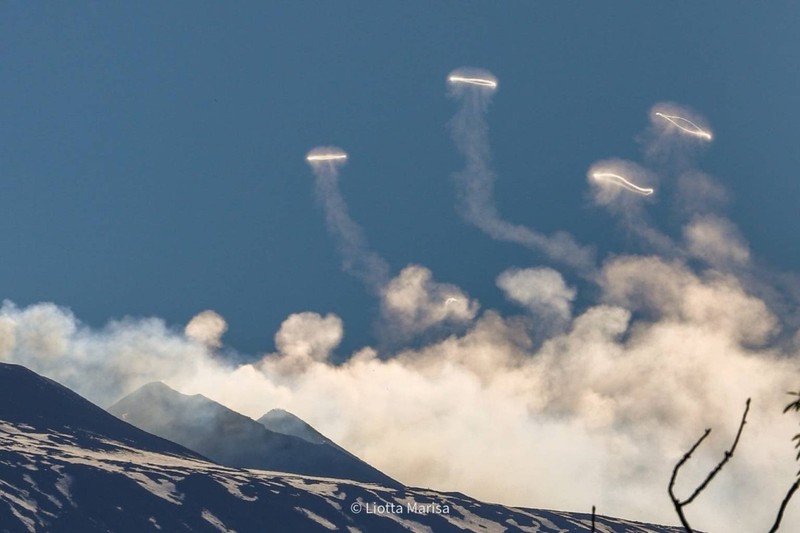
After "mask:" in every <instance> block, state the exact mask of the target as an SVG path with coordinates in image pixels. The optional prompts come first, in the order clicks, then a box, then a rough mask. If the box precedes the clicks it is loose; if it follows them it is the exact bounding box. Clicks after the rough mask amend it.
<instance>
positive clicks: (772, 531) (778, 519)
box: [769, 478, 800, 533]
mask: <svg viewBox="0 0 800 533" xmlns="http://www.w3.org/2000/svg"><path fill="white" fill-rule="evenodd" d="M798 488H800V478H797V479H796V480H795V482H794V483H793V484H792V486H791V487H789V492H787V493H786V496H785V497H784V498H783V501H782V502H781V507H780V509H778V516H776V517H775V523H774V524H772V527H771V528H770V530H769V533H775V532H776V531H778V528H779V527H781V520H783V512H784V511H785V510H786V506H787V505H789V500H791V499H792V496H794V493H795V492H796V491H797V489H798Z"/></svg>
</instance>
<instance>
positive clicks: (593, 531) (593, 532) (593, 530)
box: [592, 505, 595, 533]
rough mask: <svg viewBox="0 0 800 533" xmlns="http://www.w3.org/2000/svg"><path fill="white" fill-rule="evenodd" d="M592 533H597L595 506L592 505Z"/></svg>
mask: <svg viewBox="0 0 800 533" xmlns="http://www.w3.org/2000/svg"><path fill="white" fill-rule="evenodd" d="M592 533H595V529H594V505H592Z"/></svg>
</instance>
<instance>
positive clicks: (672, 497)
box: [668, 398, 796, 533]
mask: <svg viewBox="0 0 800 533" xmlns="http://www.w3.org/2000/svg"><path fill="white" fill-rule="evenodd" d="M749 411H750V398H748V399H747V402H746V403H745V408H744V413H742V421H741V423H740V424H739V431H737V432H736V438H735V439H734V440H733V444H732V445H731V449H730V450H727V451H726V452H725V455H724V456H723V457H722V461H720V462H719V464H717V466H716V467H714V469H713V470H712V471H711V472H709V473H708V476H706V479H705V480H703V482H702V483H701V484H700V485H699V486H698V487H697V488H696V489H695V490H694V492H693V493H692V495H691V496H689V497H688V498H686V499H685V500H683V501H681V500H680V499H679V498H678V497H677V496H675V480H676V479H677V477H678V470H680V468H681V467H682V466H683V465H684V464H685V463H686V461H688V460H689V459H690V458H691V457H692V454H693V453H694V452H695V451H696V450H697V448H698V447H699V446H700V444H702V443H703V441H704V440H705V439H706V437H708V435H709V434H710V433H711V429H710V428H709V429H706V430H705V432H704V433H703V436H702V437H700V438H699V439H698V440H697V442H695V443H694V446H692V447H691V449H689V451H688V452H686V455H684V456H683V457H682V458H681V460H680V461H678V463H677V464H676V465H675V468H674V469H673V470H672V477H671V478H670V480H669V487H668V492H669V497H670V500H672V505H673V506H674V507H675V512H676V513H677V514H678V518H679V519H680V521H681V525H682V526H683V528H684V529H685V530H686V532H687V533H694V530H693V529H692V527H691V526H690V525H689V522H688V520H686V515H685V514H684V512H683V508H684V507H686V506H687V505H689V504H690V503H692V502H693V501H694V499H695V498H697V496H699V495H700V493H701V492H703V491H704V490H705V489H706V487H707V486H708V484H709V483H711V480H712V479H714V476H716V475H717V474H718V473H719V472H720V471H721V470H722V467H723V466H725V463H727V462H728V461H729V460H730V459H731V457H733V453H734V452H735V451H736V446H737V445H738V444H739V438H740V437H741V436H742V430H743V429H744V425H745V424H746V423H747V413H748V412H749ZM795 490H796V489H795Z"/></svg>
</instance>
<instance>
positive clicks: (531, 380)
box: [0, 256, 800, 531]
mask: <svg viewBox="0 0 800 533" xmlns="http://www.w3.org/2000/svg"><path fill="white" fill-rule="evenodd" d="M417 268H420V267H417ZM417 268H412V269H411V270H408V269H407V270H406V271H404V272H405V273H406V274H405V275H406V276H407V277H408V278H409V279H413V278H415V276H418V277H421V278H422V279H425V278H427V275H426V274H425V273H424V269H423V270H421V271H420V270H417ZM409 272H410V274H409ZM420 272H422V274H420ZM412 274H414V275H412ZM554 274H555V273H554V272H552V271H547V270H542V269H525V270H511V271H508V272H506V273H504V274H503V275H501V276H500V278H499V280H498V283H501V285H502V286H505V290H506V291H507V294H508V295H509V297H512V295H514V296H513V297H514V298H516V299H517V300H518V301H520V303H522V302H530V305H531V306H532V307H533V308H534V309H540V308H541V306H542V305H544V306H545V307H549V308H551V309H555V310H558V309H560V310H561V311H562V312H565V313H567V312H568V310H569V307H568V302H569V301H570V300H571V297H572V293H571V292H570V290H569V288H568V287H566V285H565V284H564V283H563V280H559V279H558V278H557V276H556V275H554ZM402 277H403V276H401V278H402ZM428 279H429V278H428ZM500 279H502V280H503V281H502V282H501V281H500ZM548 279H549V282H550V284H552V285H553V286H555V287H557V288H558V290H554V291H552V294H550V295H546V294H545V295H541V292H540V291H536V290H533V289H532V288H531V287H533V286H539V287H541V286H542V284H543V283H542V282H543V281H547V280H548ZM598 280H599V283H600V286H599V288H600V291H601V294H600V296H599V302H600V303H598V304H597V305H594V306H590V307H589V308H587V309H585V310H584V311H582V312H581V313H580V314H578V315H577V316H575V317H574V318H567V320H568V324H567V326H566V327H565V329H564V330H563V332H561V333H558V334H555V335H553V336H551V338H549V339H548V340H546V341H545V342H544V344H542V345H541V346H540V347H536V348H534V346H535V345H536V343H534V340H533V339H532V338H531V336H530V330H529V328H528V323H527V321H526V320H524V319H522V318H521V317H519V318H515V317H508V318H506V317H503V316H501V315H499V314H498V313H497V312H495V311H492V310H487V311H485V312H484V313H483V314H482V315H481V316H480V317H479V318H478V319H477V320H476V321H475V322H473V323H471V325H470V326H469V327H468V329H467V330H466V331H465V332H464V333H463V334H460V335H453V336H450V337H447V338H445V339H442V340H438V341H435V342H433V343H430V344H428V345H425V346H423V347H421V348H417V349H410V350H401V351H399V352H398V353H395V354H393V356H392V357H390V358H388V359H385V358H381V357H379V356H378V353H377V352H376V351H375V350H374V349H371V348H364V349H362V350H360V351H359V352H357V353H355V354H353V356H352V357H351V358H350V359H348V360H347V361H346V362H345V363H343V364H340V365H336V364H333V363H332V362H331V361H330V359H329V354H330V352H331V350H333V349H334V348H335V347H336V346H337V345H338V343H339V341H340V339H341V337H342V323H341V321H340V320H339V319H338V317H336V316H334V315H328V316H321V315H318V314H316V313H299V314H294V315H291V316H290V317H289V318H287V320H286V321H285V322H284V323H283V324H282V325H281V328H280V330H279V331H278V333H277V334H276V338H275V345H276V347H277V352H276V353H273V354H267V355H265V356H264V357H263V358H262V359H261V360H260V361H259V362H257V363H256V364H247V365H240V366H232V365H231V366H228V365H224V364H222V363H220V362H219V360H218V358H216V357H215V356H214V354H213V353H212V351H211V348H210V347H208V346H206V345H204V344H202V343H198V342H196V341H195V340H194V339H191V338H187V337H186V336H185V335H184V334H183V333H182V332H181V331H180V330H177V329H176V330H173V329H170V328H168V327H166V326H165V325H164V323H163V322H162V321H160V320H156V319H143V320H132V319H126V320H123V321H119V322H114V323H111V324H109V325H108V326H107V327H105V328H103V329H101V330H92V329H90V328H87V327H86V326H84V325H82V324H81V323H80V322H79V321H78V320H77V319H76V318H75V317H74V316H73V315H72V314H71V313H70V312H69V311H68V310H66V309H63V308H59V307H56V306H54V305H52V304H39V305H35V306H31V307H28V308H23V309H19V308H16V307H15V306H13V305H12V304H10V303H6V304H5V305H3V307H2V308H1V309H0V346H2V347H3V352H2V353H1V354H0V357H2V359H3V360H11V361H16V362H19V363H22V364H25V365H27V366H29V367H31V368H34V369H35V370H37V371H40V372H44V373H45V374H47V375H50V376H52V377H54V378H55V379H58V380H59V381H61V382H64V383H65V384H67V385H68V386H71V387H74V388H76V389H77V390H78V391H79V392H81V393H82V394H85V395H87V396H88V397H89V398H90V399H93V400H95V401H99V402H101V403H104V404H108V403H110V402H111V401H113V400H116V397H117V396H119V395H122V394H123V393H126V392H129V391H130V390H132V389H133V388H135V387H136V386H138V385H141V384H142V383H144V382H146V381H152V380H157V379H164V380H165V381H167V383H168V384H170V385H171V386H173V387H175V388H177V389H178V390H181V391H182V392H184V393H187V394H194V393H202V394H205V395H206V396H209V397H211V398H213V399H215V400H217V401H220V402H222V403H224V404H225V405H228V406H229V407H231V408H233V409H236V410H238V411H240V412H243V413H245V414H247V415H249V416H252V417H258V416H260V415H261V414H263V413H264V412H266V411H267V410H269V409H271V408H275V407H282V408H286V409H288V410H290V411H292V412H295V413H296V414H298V415H299V416H301V417H303V418H304V419H306V420H308V421H309V422H310V423H311V424H313V425H314V426H316V427H317V428H318V429H320V430H321V431H322V432H323V433H326V434H328V435H329V436H330V437H331V438H333V439H334V440H336V441H337V442H339V443H340V444H342V445H343V446H345V447H346V448H348V449H350V450H351V451H353V452H354V453H356V454H358V455H359V456H361V457H363V458H364V459H366V460H367V461H369V462H371V463H373V464H375V465H376V466H377V467H379V468H381V469H383V470H385V471H386V472H387V473H389V474H390V475H392V476H395V477H397V478H399V479H400V480H402V481H404V482H407V483H411V484H414V485H421V486H430V487H434V488H438V489H442V490H459V491H463V492H467V493H470V494H473V495H475V496H477V497H480V498H484V499H487V500H492V501H502V502H506V503H510V504H518V505H528V506H539V507H548V508H560V509H583V508H588V507H589V506H591V505H592V504H595V505H598V508H599V509H602V510H603V512H606V513H610V514H617V515H623V516H626V517H631V518H639V519H643V520H655V521H663V522H674V521H675V519H674V517H673V515H672V510H671V508H670V506H669V503H668V500H667V499H666V496H665V484H666V481H667V480H668V479H669V475H670V472H671V468H672V466H673V465H674V463H675V461H676V460H677V459H678V458H679V457H680V456H681V455H682V454H683V453H684V452H685V451H686V449H687V448H688V446H690V445H691V443H692V442H693V441H694V440H695V439H696V438H697V437H698V436H699V435H700V434H701V433H702V430H703V428H705V427H713V428H714V432H713V433H712V436H711V439H710V440H709V442H708V443H706V444H705V445H704V446H703V447H702V448H701V449H700V450H698V452H697V453H696V454H695V456H694V458H693V462H692V463H690V466H689V467H688V468H686V472H685V478H682V481H681V484H680V486H679V489H680V490H684V491H686V490H688V488H689V486H690V484H691V481H693V480H696V479H697V478H698V477H701V476H702V474H703V473H705V471H706V469H707V468H708V467H709V466H711V465H712V464H713V463H714V462H715V461H716V460H718V458H719V456H720V454H721V453H722V450H723V449H724V448H725V447H726V446H728V445H729V443H730V438H731V437H732V433H733V432H734V431H735V429H736V425H737V423H738V420H739V417H740V415H741V409H742V407H743V404H744V400H745V398H747V397H748V396H752V397H753V402H754V403H753V409H752V411H751V415H750V418H749V422H748V425H747V427H746V429H745V434H744V436H743V438H742V442H741V443H740V448H739V449H738V450H737V454H736V457H735V459H734V460H733V461H731V462H730V463H729V465H728V466H727V467H726V468H725V470H724V471H723V474H721V475H720V476H719V478H718V479H717V480H716V481H715V483H714V485H712V488H711V489H709V491H708V494H707V495H706V494H704V497H703V498H701V499H700V500H699V501H698V503H697V504H695V505H693V506H692V508H691V511H690V513H691V516H692V519H693V524H695V525H696V527H698V528H701V529H703V530H706V531H733V530H757V529H759V528H760V527H763V524H765V523H767V522H768V521H769V518H770V517H771V515H772V513H773V512H774V508H775V505H777V503H778V502H779V501H780V498H781V496H782V493H783V491H784V490H785V489H786V487H787V486H788V485H789V484H790V482H791V480H792V479H793V476H794V473H795V468H796V467H795V463H794V457H793V449H792V446H791V443H790V437H791V435H792V434H793V432H794V431H795V430H796V421H795V420H794V419H792V418H791V417H789V416H783V415H782V414H781V408H782V405H783V403H784V402H785V401H786V399H787V397H786V395H785V391H787V390H792V389H794V388H796V386H797V383H796V378H797V371H798V361H797V354H796V353H794V352H783V351H781V350H780V349H778V348H776V347H775V346H773V345H772V344H771V339H772V338H773V336H774V334H775V332H776V328H778V327H779V325H778V322H777V321H776V317H775V316H774V314H773V313H772V311H771V310H770V309H769V306H768V305H767V304H766V303H765V302H764V301H763V300H761V299H759V298H757V297H754V296H753V295H751V294H749V293H748V292H747V290H746V288H745V287H744V286H742V284H741V283H740V282H739V281H738V280H737V278H735V277H733V276H730V275H726V274H722V273H720V272H718V271H715V270H706V271H704V272H702V273H699V274H698V273H695V272H694V271H693V270H692V269H691V268H689V267H688V266H687V265H686V264H684V263H683V262H681V261H680V260H664V259H660V258H658V257H652V256H651V257H648V256H620V257H617V258H615V259H613V260H611V261H608V262H606V263H605V265H604V267H603V270H602V273H601V275H600V276H599V277H598ZM419 285H420V283H418V282H411V283H410V286H412V287H416V286H419ZM422 285H424V283H422ZM543 290H544V289H542V291H543ZM401 292H402V291H401ZM411 292H414V291H411ZM564 316H566V315H564ZM634 317H639V318H634ZM87 374H90V375H93V376H101V375H102V376H103V377H104V379H92V380H87V379H86V378H85V376H86V375H87ZM464 465H469V468H465V467H464ZM743 479H747V480H751V481H752V480H757V483H752V482H748V483H743V482H742V481H741V480H743ZM532 480H534V481H532ZM731 509H747V513H745V514H742V515H739V514H736V513H732V512H731V511H730V510H731ZM789 519H790V521H789V524H787V527H788V528H789V529H788V530H791V529H792V527H797V526H798V525H800V521H798V520H797V517H791V516H790V517H789Z"/></svg>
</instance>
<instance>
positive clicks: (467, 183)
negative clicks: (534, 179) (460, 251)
mask: <svg viewBox="0 0 800 533" xmlns="http://www.w3.org/2000/svg"><path fill="white" fill-rule="evenodd" d="M476 80H478V81H476ZM447 81H448V86H449V89H450V94H451V96H452V97H454V98H456V99H457V100H458V101H459V102H460V107H459V110H458V112H457V113H456V115H455V116H454V117H453V119H452V121H451V122H450V129H451V132H452V136H453V141H454V142H455V145H456V148H457V149H458V151H459V152H461V154H462V155H463V156H464V158H465V159H466V166H465V168H464V169H463V170H461V171H459V172H457V173H455V174H454V179H455V182H456V187H457V195H458V209H459V211H460V213H461V215H462V216H463V217H464V219H465V220H466V221H467V222H469V223H471V224H473V225H475V226H476V227H477V228H479V229H480V230H481V231H483V232H484V233H486V234H487V235H489V236H490V237H492V238H493V239H497V240H501V241H509V242H515V243H517V244H521V245H523V246H525V247H527V248H529V249H531V250H535V251H537V252H540V253H543V254H545V255H546V256H547V257H548V258H549V259H551V260H553V261H556V262H558V263H560V264H564V265H568V266H570V267H573V268H576V269H578V270H579V271H580V272H581V273H583V274H587V273H590V272H592V271H593V270H594V268H595V267H594V259H593V254H592V252H591V250H589V249H587V248H585V247H582V246H580V245H579V244H577V243H576V242H575V240H574V239H573V238H572V236H570V235H569V234H567V233H565V232H559V233H556V234H554V235H552V236H546V235H542V234H541V233H539V232H537V231H535V230H533V229H531V228H528V227H526V226H522V225H518V224H512V223H510V222H507V221H505V220H503V219H502V218H501V217H500V216H499V214H498V213H497V208H496V206H495V201H494V182H495V180H496V176H495V173H494V171H493V170H492V168H491V165H490V160H491V154H490V150H489V138H488V125H487V122H486V112H487V109H488V107H489V103H490V102H491V98H492V95H493V93H494V91H495V90H496V89H497V86H498V84H497V80H496V78H495V77H494V76H493V75H492V74H491V73H489V72H487V71H484V70H480V69H469V68H461V69H457V70H455V71H453V72H451V73H450V75H449V76H448V78H447Z"/></svg>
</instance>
